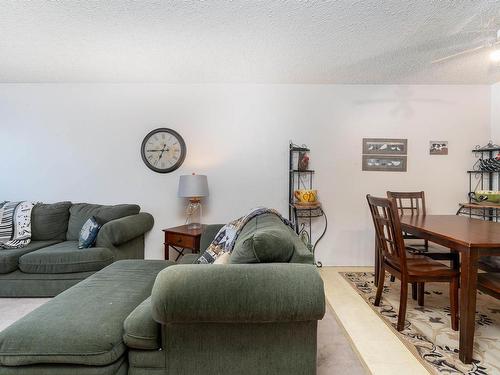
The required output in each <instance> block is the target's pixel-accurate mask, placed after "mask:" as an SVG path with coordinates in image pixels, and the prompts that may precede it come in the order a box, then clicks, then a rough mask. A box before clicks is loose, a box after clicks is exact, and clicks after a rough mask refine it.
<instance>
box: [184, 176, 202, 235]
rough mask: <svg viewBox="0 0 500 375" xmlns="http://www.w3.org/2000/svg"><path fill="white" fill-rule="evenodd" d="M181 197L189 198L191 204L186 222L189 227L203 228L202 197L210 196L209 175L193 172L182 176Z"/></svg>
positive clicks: (188, 207)
mask: <svg viewBox="0 0 500 375" xmlns="http://www.w3.org/2000/svg"><path fill="white" fill-rule="evenodd" d="M177 195H178V196H179V197H180V198H188V199H189V204H188V206H187V208H186V224H187V225H188V229H198V228H201V214H202V206H201V198H203V197H208V181H207V176H204V175H198V174H194V173H193V174H191V175H185V176H180V179H179V191H178V193H177Z"/></svg>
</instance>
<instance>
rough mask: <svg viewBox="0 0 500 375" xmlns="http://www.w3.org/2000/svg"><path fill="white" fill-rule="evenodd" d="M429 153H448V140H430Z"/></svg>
mask: <svg viewBox="0 0 500 375" xmlns="http://www.w3.org/2000/svg"><path fill="white" fill-rule="evenodd" d="M429 154H431V155H448V141H430V142H429Z"/></svg>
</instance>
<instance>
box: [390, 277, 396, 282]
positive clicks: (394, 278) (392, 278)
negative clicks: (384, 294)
mask: <svg viewBox="0 0 500 375" xmlns="http://www.w3.org/2000/svg"><path fill="white" fill-rule="evenodd" d="M395 280H396V277H395V276H394V275H391V283H393V282H394V281H395Z"/></svg>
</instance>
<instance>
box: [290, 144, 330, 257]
mask: <svg viewBox="0 0 500 375" xmlns="http://www.w3.org/2000/svg"><path fill="white" fill-rule="evenodd" d="M304 152H305V153H307V152H310V149H309V148H308V147H306V146H305V145H303V146H297V145H295V144H293V143H292V142H290V145H289V169H288V208H289V209H288V219H289V220H290V221H291V222H292V224H293V225H294V227H295V232H296V233H297V234H298V235H299V236H300V238H301V239H302V241H303V242H304V243H305V244H306V246H307V247H308V248H309V249H310V250H311V252H312V254H313V256H314V257H315V250H316V246H317V244H318V242H319V241H321V239H322V238H323V236H324V235H325V233H326V229H327V227H328V219H327V217H326V213H325V211H323V208H322V207H321V204H319V203H318V204H316V205H311V206H310V207H308V206H307V205H299V204H297V203H296V201H295V194H294V193H295V190H299V189H312V188H313V177H314V175H315V171H314V170H313V169H306V170H299V169H298V165H299V164H298V159H299V158H300V153H304ZM297 154H299V155H297ZM294 156H295V157H297V156H298V157H297V158H294ZM314 218H324V228H323V231H322V232H321V233H320V234H319V236H318V237H317V239H315V241H314V242H313V240H312V220H313V219H314ZM315 263H316V265H317V266H318V267H321V266H322V264H321V262H320V261H317V260H316V257H315Z"/></svg>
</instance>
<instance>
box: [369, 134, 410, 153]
mask: <svg viewBox="0 0 500 375" xmlns="http://www.w3.org/2000/svg"><path fill="white" fill-rule="evenodd" d="M407 152H408V140H406V139H393V138H363V154H364V155H393V154H394V155H406V154H407Z"/></svg>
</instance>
